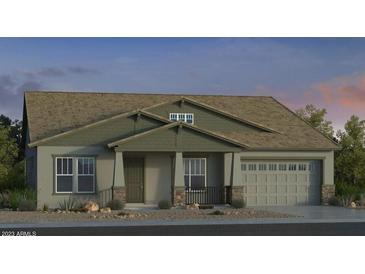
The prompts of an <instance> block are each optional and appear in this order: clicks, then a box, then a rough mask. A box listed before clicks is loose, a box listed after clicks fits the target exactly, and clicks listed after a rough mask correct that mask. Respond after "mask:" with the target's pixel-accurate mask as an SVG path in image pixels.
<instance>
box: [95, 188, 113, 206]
mask: <svg viewBox="0 0 365 274" xmlns="http://www.w3.org/2000/svg"><path fill="white" fill-rule="evenodd" d="M98 199H99V206H100V207H106V205H107V203H108V202H109V201H111V200H112V199H113V189H112V188H107V189H103V190H99V192H98Z"/></svg>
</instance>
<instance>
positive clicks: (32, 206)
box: [18, 200, 37, 211]
mask: <svg viewBox="0 0 365 274" xmlns="http://www.w3.org/2000/svg"><path fill="white" fill-rule="evenodd" d="M18 208H19V210H20V211H35V210H36V209H37V205H36V203H35V201H32V200H21V201H20V202H19V207H18Z"/></svg>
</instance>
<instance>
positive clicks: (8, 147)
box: [0, 127, 18, 186]
mask: <svg viewBox="0 0 365 274" xmlns="http://www.w3.org/2000/svg"><path fill="white" fill-rule="evenodd" d="M17 159H18V146H17V144H16V141H15V139H14V138H12V137H11V136H10V129H9V128H4V127H0V186H1V185H2V184H6V183H7V179H8V175H9V173H10V172H11V169H12V168H13V167H14V165H15V164H16V163H17Z"/></svg>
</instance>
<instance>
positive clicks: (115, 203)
mask: <svg viewBox="0 0 365 274" xmlns="http://www.w3.org/2000/svg"><path fill="white" fill-rule="evenodd" d="M106 206H107V207H110V209H111V210H122V209H123V208H124V203H123V201H121V200H119V199H113V200H111V201H109V202H108V203H107V204H106Z"/></svg>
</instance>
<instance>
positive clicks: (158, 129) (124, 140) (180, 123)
mask: <svg viewBox="0 0 365 274" xmlns="http://www.w3.org/2000/svg"><path fill="white" fill-rule="evenodd" d="M173 127H185V128H188V129H191V130H193V131H196V132H200V133H202V134H204V135H208V136H210V137H213V138H215V139H218V140H221V141H223V142H226V143H229V144H232V145H235V146H238V147H241V148H248V146H247V145H245V144H242V143H240V142H237V141H234V140H233V139H228V138H226V137H224V136H222V135H219V134H216V133H214V132H211V131H209V130H205V129H201V128H199V127H196V126H193V125H189V124H187V123H184V122H180V121H178V122H172V123H170V124H167V125H163V126H160V127H158V128H154V129H151V130H148V131H145V132H142V133H139V134H135V135H133V136H130V137H127V138H123V139H121V140H118V141H115V142H112V143H109V144H108V147H109V148H111V147H115V146H118V145H121V144H124V143H127V142H129V141H131V140H135V139H138V138H140V137H143V136H147V135H150V134H153V133H156V132H159V131H161V130H164V129H170V128H173Z"/></svg>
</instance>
